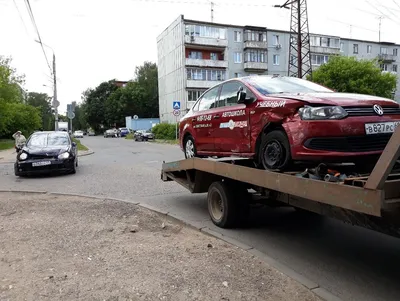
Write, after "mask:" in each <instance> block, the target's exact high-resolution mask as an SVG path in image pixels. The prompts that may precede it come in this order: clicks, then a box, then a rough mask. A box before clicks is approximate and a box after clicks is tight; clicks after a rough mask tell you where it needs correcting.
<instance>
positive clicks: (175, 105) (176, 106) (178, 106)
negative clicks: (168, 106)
mask: <svg viewBox="0 0 400 301" xmlns="http://www.w3.org/2000/svg"><path fill="white" fill-rule="evenodd" d="M172 108H173V109H174V110H180V109H181V102H180V101H174V102H173V104H172Z"/></svg>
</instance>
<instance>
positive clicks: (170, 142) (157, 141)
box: [154, 139, 179, 144]
mask: <svg viewBox="0 0 400 301" xmlns="http://www.w3.org/2000/svg"><path fill="white" fill-rule="evenodd" d="M154 142H156V143H163V144H179V139H173V140H165V139H156V140H155V141H154Z"/></svg>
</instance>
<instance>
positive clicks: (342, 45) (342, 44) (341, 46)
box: [340, 43, 344, 52]
mask: <svg viewBox="0 0 400 301" xmlns="http://www.w3.org/2000/svg"><path fill="white" fill-rule="evenodd" d="M343 48H344V43H340V52H344V50H343Z"/></svg>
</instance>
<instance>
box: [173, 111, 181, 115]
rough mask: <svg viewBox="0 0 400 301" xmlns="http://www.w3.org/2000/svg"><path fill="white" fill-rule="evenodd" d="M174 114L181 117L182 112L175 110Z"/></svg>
mask: <svg viewBox="0 0 400 301" xmlns="http://www.w3.org/2000/svg"><path fill="white" fill-rule="evenodd" d="M172 114H174V116H179V115H181V111H180V110H174V111H173V112H172Z"/></svg>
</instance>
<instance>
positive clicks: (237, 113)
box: [222, 110, 246, 118]
mask: <svg viewBox="0 0 400 301" xmlns="http://www.w3.org/2000/svg"><path fill="white" fill-rule="evenodd" d="M243 115H246V110H237V111H230V112H224V113H222V118H226V117H238V116H243Z"/></svg>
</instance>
